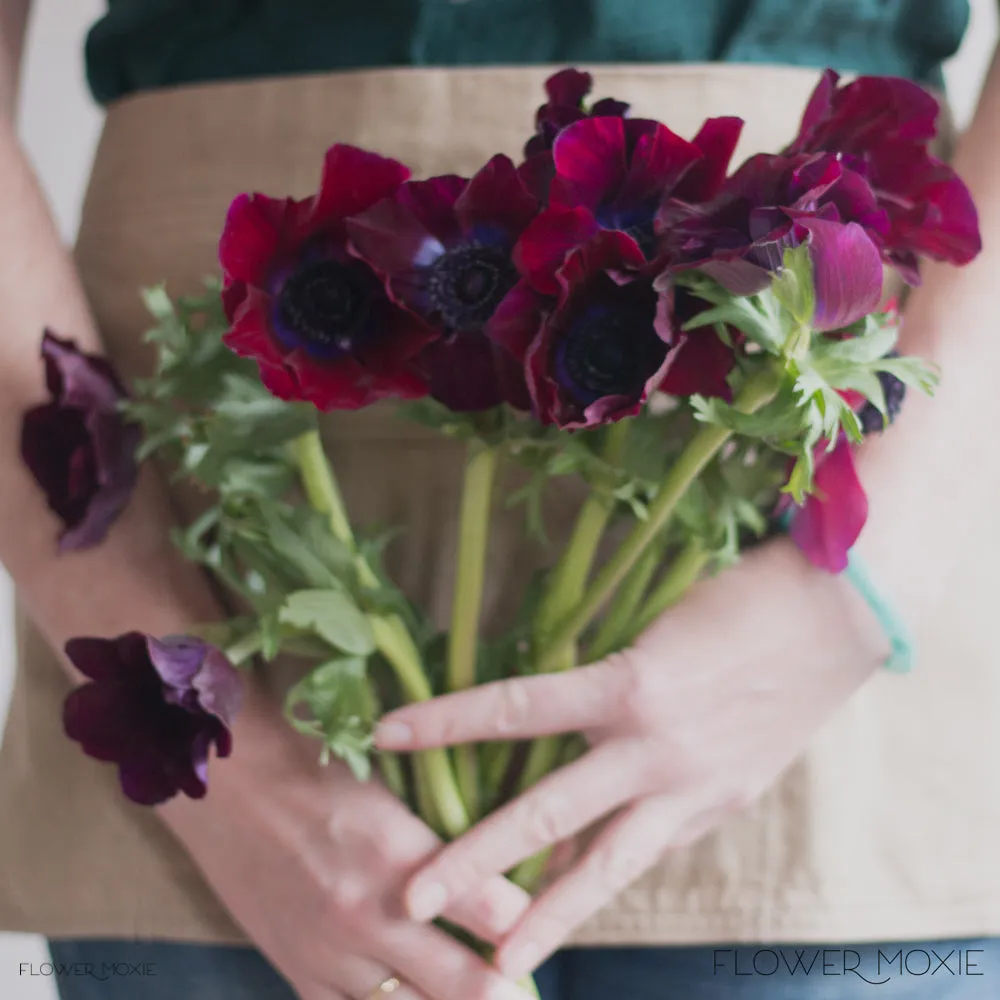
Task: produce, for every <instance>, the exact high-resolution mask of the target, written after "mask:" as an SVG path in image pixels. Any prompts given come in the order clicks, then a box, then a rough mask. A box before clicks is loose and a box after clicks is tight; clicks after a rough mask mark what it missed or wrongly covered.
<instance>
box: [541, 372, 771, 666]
mask: <svg viewBox="0 0 1000 1000" xmlns="http://www.w3.org/2000/svg"><path fill="white" fill-rule="evenodd" d="M783 371H784V370H783V368H782V367H781V366H780V365H779V364H777V363H772V364H770V365H768V367H767V368H765V369H763V370H762V371H760V372H759V373H758V374H757V375H755V376H754V377H753V378H751V379H750V380H749V381H748V382H747V384H746V385H745V386H744V387H743V390H742V392H741V393H740V394H739V397H738V398H737V400H736V403H735V406H736V409H738V410H739V411H740V412H742V413H755V412H756V411H757V410H759V409H760V408H761V407H762V406H764V405H766V404H767V403H769V402H770V401H771V400H772V399H773V398H774V397H775V395H777V392H778V389H779V387H780V385H781V378H782V375H783ZM732 433H733V432H732V431H731V430H728V429H727V428H725V427H716V426H714V425H710V426H706V427H703V428H702V429H701V430H700V431H699V432H698V433H697V434H696V435H695V436H694V437H693V438H692V439H691V441H690V443H689V444H688V446H687V447H686V448H685V449H684V451H683V452H682V453H681V455H680V457H679V458H678V459H677V461H676V462H675V463H674V465H673V467H672V468H671V469H670V472H668V473H667V475H666V476H665V477H664V479H663V481H662V482H661V484H660V489H659V491H658V493H657V494H656V498H655V499H654V500H653V502H652V503H651V504H650V506H649V516H648V517H647V518H646V520H645V521H642V522H640V523H639V524H637V525H636V526H635V528H633V529H632V531H631V533H630V534H629V535H628V537H627V538H626V539H625V541H624V542H622V544H621V546H620V547H619V549H618V551H617V552H616V553H615V554H614V556H612V558H611V559H610V560H609V561H608V562H607V563H606V564H605V565H604V566H603V567H602V569H601V570H600V571H599V572H598V573H597V575H596V576H595V577H594V580H593V582H592V583H591V584H590V586H589V587H588V588H587V590H586V592H585V593H584V595H583V598H582V600H581V601H580V602H579V603H578V604H577V605H576V607H575V608H574V610H573V612H572V614H570V615H569V617H568V618H566V620H565V621H563V622H562V623H561V624H560V626H559V627H558V629H557V630H556V632H555V634H554V635H552V636H551V638H550V640H549V642H548V644H547V646H546V648H545V649H544V650H543V652H542V655H541V657H540V658H539V661H538V663H537V664H536V666H537V669H538V670H540V671H546V670H551V669H553V667H555V666H557V665H558V664H560V663H561V662H562V661H563V657H564V655H565V654H564V649H565V647H566V646H568V645H571V644H572V643H574V642H576V640H577V639H578V638H579V636H580V633H581V632H583V630H584V629H585V628H586V627H587V626H588V625H589V624H590V622H591V621H592V620H593V618H594V616H595V615H596V614H597V612H598V611H600V610H601V608H602V607H603V606H604V604H605V603H606V602H607V600H608V599H609V598H610V597H611V595H612V594H613V593H614V591H615V590H616V588H617V587H618V585H619V584H620V583H621V582H622V580H624V578H625V577H626V575H627V574H628V573H629V571H630V570H631V569H632V567H633V566H634V565H635V564H636V563H637V562H638V561H639V559H641V558H642V555H643V553H644V552H645V551H646V549H647V548H648V547H649V546H650V545H651V544H652V543H653V542H654V541H655V539H656V537H657V535H659V533H660V532H661V531H662V530H663V528H664V526H665V525H666V523H667V522H668V521H669V519H670V516H671V515H672V514H673V512H674V510H675V508H676V507H677V504H678V502H679V501H680V499H681V498H682V497H683V496H684V494H685V493H686V492H687V489H688V487H689V486H690V485H691V484H692V483H693V482H694V481H695V480H696V479H697V478H698V476H699V475H700V474H701V472H702V470H703V469H704V468H705V466H706V465H708V463H709V462H710V461H711V460H712V459H713V458H714V457H715V455H716V454H717V453H718V452H719V449H720V448H722V446H723V445H724V444H725V443H726V442H727V441H728V440H729V438H730V437H731V436H732Z"/></svg>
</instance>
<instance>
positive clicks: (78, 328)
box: [0, 124, 218, 645]
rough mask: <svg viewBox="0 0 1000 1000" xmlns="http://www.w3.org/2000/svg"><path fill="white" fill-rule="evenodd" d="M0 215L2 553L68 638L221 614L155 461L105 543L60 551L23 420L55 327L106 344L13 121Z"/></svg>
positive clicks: (3, 131) (3, 163)
mask: <svg viewBox="0 0 1000 1000" xmlns="http://www.w3.org/2000/svg"><path fill="white" fill-rule="evenodd" d="M0 219H2V220H3V228H2V231H0V251H2V258H0V259H2V264H0V301H2V302H3V303H4V313H3V321H2V322H3V337H2V338H0V560H2V562H3V564H4V566H5V567H6V568H7V570H8V572H9V573H10V574H11V576H12V577H13V578H14V580H15V582H16V584H17V587H18V590H19V592H20V594H21V597H22V599H23V600H24V601H25V604H26V606H27V608H28V610H29V612H30V613H31V614H32V616H33V617H34V618H35V619H36V620H37V621H38V623H39V624H40V625H41V627H42V628H43V630H44V631H45V633H46V634H47V635H48V637H49V638H50V640H51V641H52V642H53V643H54V644H56V645H61V644H62V643H63V642H64V641H65V640H66V639H68V638H70V637H71V636H73V635H114V634H117V633H119V632H122V631H126V630H128V629H131V628H135V629H141V630H147V631H150V632H153V633H163V632H166V631H174V632H176V631H183V629H184V628H185V627H190V625H191V624H192V623H193V622H194V621H196V620H199V619H205V618H211V617H215V616H216V615H217V613H218V612H217V608H216V605H215V602H214V600H213V598H212V594H211V592H210V589H209V587H208V585H207V583H206V581H205V580H204V579H203V577H202V575H201V573H200V571H198V570H197V569H195V568H194V567H191V566H188V565H186V564H185V563H184V561H183V559H182V558H181V556H180V555H179V553H177V552H176V551H175V550H174V548H173V546H172V544H171V542H170V538H169V529H170V515H169V510H168V507H167V504H166V503H165V501H164V499H163V497H162V495H161V493H160V490H159V488H158V485H157V483H156V481H155V476H154V475H153V474H152V473H151V471H149V470H146V471H145V472H144V474H143V477H142V482H141V486H140V488H139V490H138V492H137V493H136V495H135V496H134V497H133V499H132V501H131V503H130V505H129V508H128V509H127V511H126V512H125V514H124V515H123V517H122V518H121V520H120V521H119V522H118V523H117V524H116V525H115V526H114V528H113V529H112V531H111V533H110V535H109V537H108V539H107V540H106V541H105V543H104V544H102V545H101V546H99V547H97V548H95V549H93V550H90V551H86V552H80V553H72V554H67V555H64V556H58V555H57V553H56V539H57V536H58V533H59V523H58V521H57V520H56V518H55V517H54V516H53V515H52V514H50V513H49V511H48V510H47V508H46V505H45V502H44V499H43V496H42V493H41V491H40V490H39V488H38V487H37V485H36V484H35V483H34V481H33V480H32V478H31V476H30V475H29V473H28V471H27V469H26V467H25V466H24V464H23V463H22V461H21V459H20V455H19V429H20V423H21V418H22V415H23V413H24V411H25V410H26V409H27V408H28V407H30V406H33V405H36V404H38V403H39V402H41V401H42V400H43V399H44V395H45V394H44V382H43V373H42V363H41V360H40V357H39V345H40V340H41V334H42V329H43V328H44V327H46V326H50V327H52V328H53V329H54V330H55V331H56V332H58V333H59V334H61V335H62V336H67V337H72V338H74V339H75V340H77V342H78V343H79V344H80V345H81V347H83V348H84V349H86V350H88V351H100V350H101V345H100V339H99V336H98V333H97V331H96V329H95V326H94V322H93V319H92V317H91V315H90V311H89V309H88V307H87V303H86V299H85V297H84V294H83V290H82V288H81V286H80V282H79V280H78V278H77V275H76V272H75V269H74V267H73V263H72V260H71V258H70V256H69V254H68V253H67V252H66V250H65V248H64V247H63V246H62V244H61V241H60V239H59V236H58V233H57V231H56V228H55V225H54V223H53V221H52V218H51V215H50V213H49V211H48V207H47V205H46V202H45V198H44V197H43V195H42V193H41V191H40V190H39V187H38V184H37V182H36V180H35V178H34V176H33V174H32V171H31V169H30V167H29V166H28V164H27V162H26V160H25V158H24V156H23V155H22V153H21V151H20V150H19V148H18V147H17V144H16V142H15V140H14V137H13V135H12V134H11V129H10V127H9V125H8V124H3V125H0Z"/></svg>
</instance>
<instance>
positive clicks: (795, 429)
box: [691, 388, 803, 440]
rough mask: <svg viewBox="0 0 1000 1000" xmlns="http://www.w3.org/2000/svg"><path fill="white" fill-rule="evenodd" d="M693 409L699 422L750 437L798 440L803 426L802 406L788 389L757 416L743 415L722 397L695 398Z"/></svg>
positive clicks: (753, 414) (755, 414)
mask: <svg viewBox="0 0 1000 1000" xmlns="http://www.w3.org/2000/svg"><path fill="white" fill-rule="evenodd" d="M691 406H692V408H693V410H694V415H695V419H696V420H699V421H701V422H702V423H706V424H714V425H715V426H717V427H724V428H726V429H727V430H731V431H734V432H735V433H737V434H741V435H743V436H744V437H749V438H757V439H762V440H770V439H776V440H789V439H791V438H795V437H797V436H798V435H799V434H800V433H801V430H802V427H803V416H802V413H801V407H800V406H798V405H797V404H796V401H795V398H794V395H793V393H792V392H791V390H790V389H788V388H786V389H784V390H782V391H781V392H779V393H778V395H777V396H775V398H774V399H773V400H771V402H770V403H768V404H767V405H766V406H762V407H761V408H760V409H759V410H758V411H757V412H756V413H743V412H741V411H740V410H737V409H736V408H735V407H733V406H730V405H729V404H728V403H726V402H725V401H724V400H722V399H719V398H718V397H712V398H711V399H706V398H705V397H704V396H692V397H691Z"/></svg>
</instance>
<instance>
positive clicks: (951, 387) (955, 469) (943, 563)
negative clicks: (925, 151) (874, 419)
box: [857, 57, 1000, 621]
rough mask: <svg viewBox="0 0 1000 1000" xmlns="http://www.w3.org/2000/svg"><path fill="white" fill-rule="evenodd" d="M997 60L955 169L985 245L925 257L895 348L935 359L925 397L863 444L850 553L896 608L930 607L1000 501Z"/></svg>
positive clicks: (916, 614) (913, 399)
mask: <svg viewBox="0 0 1000 1000" xmlns="http://www.w3.org/2000/svg"><path fill="white" fill-rule="evenodd" d="M998 148H1000V58H998V57H995V58H994V61H993V67H992V70H991V72H990V76H989V79H988V81H987V84H986V86H985V88H984V91H983V96H982V99H981V101H980V104H979V108H978V110H977V112H976V115H975V118H974V120H973V123H972V125H971V126H970V127H969V129H968V131H967V132H966V133H965V134H964V135H963V137H962V139H961V141H960V144H959V148H958V151H957V155H956V157H955V160H954V166H955V168H956V169H957V171H958V173H959V175H960V176H961V177H962V178H963V179H964V180H965V182H966V183H967V184H968V186H969V188H970V190H971V192H972V196H973V198H974V200H975V202H976V205H977V207H978V209H979V216H980V227H981V230H982V236H983V251H982V253H981V254H980V255H979V257H978V258H977V259H976V260H975V261H973V262H972V263H971V264H969V265H968V266H966V267H964V268H955V267H951V266H950V265H947V264H933V263H930V262H925V264H924V265H923V269H922V273H923V276H924V281H923V284H922V285H921V287H920V288H918V289H916V290H915V291H914V292H913V294H912V295H911V297H910V300H909V302H908V304H907V308H906V313H905V316H904V325H903V336H902V341H901V345H900V347H901V350H902V351H903V353H906V354H912V355H917V356H920V357H923V358H925V359H927V360H929V361H932V362H934V363H935V364H937V365H938V366H940V369H941V384H940V386H939V387H938V390H937V392H936V394H935V396H934V398H932V399H928V398H926V397H924V396H922V395H921V394H918V393H915V392H911V393H910V396H909V398H908V400H907V404H906V406H905V408H904V412H903V415H902V416H901V417H900V419H899V420H898V421H897V424H896V426H894V427H893V428H892V429H891V431H890V432H889V433H887V434H885V435H882V436H880V437H878V438H876V439H873V440H871V441H869V442H866V444H865V445H864V447H863V448H862V449H861V455H860V459H859V467H860V473H861V478H862V482H863V483H864V485H865V489H866V491H867V492H868V496H869V502H870V511H869V520H868V523H867V525H866V526H865V530H864V532H863V534H862V536H861V538H860V540H859V542H858V546H857V548H858V551H859V552H860V554H861V555H862V556H863V557H864V558H865V559H866V560H867V561H868V562H869V564H870V565H871V566H872V567H873V570H874V571H875V572H876V573H877V575H878V577H879V579H880V581H881V583H882V586H883V587H884V588H885V590H886V592H887V593H890V594H892V595H893V598H894V600H895V601H896V602H897V604H898V605H899V607H900V610H901V611H902V612H903V613H904V614H905V615H907V617H909V618H910V619H911V620H914V621H917V620H919V619H920V618H921V617H922V616H923V615H925V614H927V613H929V612H931V611H932V610H933V607H934V605H935V603H936V602H937V600H938V599H939V598H940V596H941V590H942V588H943V587H945V586H947V584H948V577H949V574H950V570H951V568H952V567H953V566H954V563H955V559H956V558H957V557H958V556H959V555H960V553H961V551H962V548H963V546H967V545H968V544H970V537H969V536H970V533H972V532H974V531H975V530H976V527H977V525H978V524H981V523H982V519H983V518H984V517H995V516H996V512H995V510H994V509H993V506H994V505H995V504H996V502H997V501H998V499H1000V447H998V445H997V431H996V428H995V425H994V421H995V416H994V414H995V399H996V378H997V372H998V371H1000V175H998V173H997V166H996V155H997V150H998Z"/></svg>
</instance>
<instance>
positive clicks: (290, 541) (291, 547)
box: [259, 504, 343, 589]
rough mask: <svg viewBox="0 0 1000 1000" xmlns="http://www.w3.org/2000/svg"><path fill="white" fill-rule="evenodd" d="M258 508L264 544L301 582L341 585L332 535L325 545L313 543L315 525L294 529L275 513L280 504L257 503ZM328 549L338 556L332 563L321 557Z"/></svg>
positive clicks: (317, 533)
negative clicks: (309, 527)
mask: <svg viewBox="0 0 1000 1000" xmlns="http://www.w3.org/2000/svg"><path fill="white" fill-rule="evenodd" d="M259 510H260V519H261V524H262V526H263V529H264V531H265V533H266V539H267V542H268V544H269V545H270V547H271V548H272V549H273V551H274V552H275V554H276V555H278V556H280V557H281V558H282V559H283V560H284V561H285V562H286V563H287V564H288V565H289V567H290V568H291V569H292V571H293V572H294V573H295V574H297V575H298V576H299V577H300V578H301V579H302V580H303V582H305V583H306V584H308V585H309V586H311V587H321V588H331V589H333V588H337V589H339V588H341V587H343V583H342V581H341V579H340V577H339V576H338V575H337V572H336V568H337V566H338V565H342V561H341V559H340V556H341V549H340V548H339V547H338V546H337V542H336V540H335V539H333V538H331V539H329V544H328V545H321V546H317V545H316V544H315V541H316V538H318V537H319V535H320V532H319V531H318V530H317V529H315V528H311V529H310V530H309V533H308V534H306V533H305V532H303V533H301V534H300V533H299V532H296V531H295V530H293V528H292V527H291V526H290V525H289V524H288V523H287V521H285V520H284V519H283V518H282V516H281V514H280V513H279V511H280V510H281V508H279V507H277V506H276V505H274V504H261V505H260V508H259ZM300 520H302V519H301V518H300ZM310 520H311V519H310ZM307 523H308V521H307ZM330 552H333V553H335V555H336V557H337V560H338V561H337V563H334V564H333V565H330V564H328V563H327V562H325V561H324V555H325V554H329V553H330Z"/></svg>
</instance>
